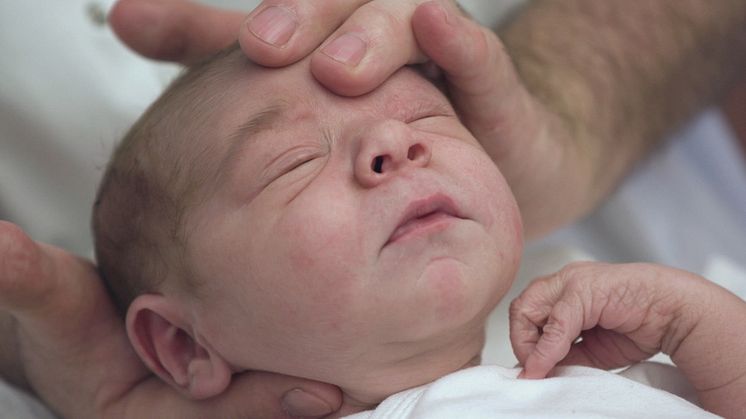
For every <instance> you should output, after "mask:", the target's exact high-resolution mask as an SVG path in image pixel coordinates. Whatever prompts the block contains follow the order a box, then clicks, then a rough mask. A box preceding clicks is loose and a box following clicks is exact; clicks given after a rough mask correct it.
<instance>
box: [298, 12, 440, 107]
mask: <svg viewBox="0 0 746 419" xmlns="http://www.w3.org/2000/svg"><path fill="white" fill-rule="evenodd" d="M441 2H442V3H444V4H450V3H451V2H450V1H448V0H441ZM421 3H423V0H409V1H401V0H375V1H372V2H369V3H367V4H365V5H364V6H362V7H360V8H359V9H358V10H356V11H355V13H354V14H353V15H352V16H351V17H350V18H349V19H347V21H345V23H344V24H343V25H342V26H341V27H339V29H337V30H336V31H335V32H334V33H333V34H332V35H331V36H329V39H328V40H327V42H325V43H324V44H323V45H322V46H321V47H320V48H319V49H318V50H317V51H316V52H314V54H313V56H312V58H311V72H312V73H313V75H314V77H316V79H317V80H318V81H319V82H321V84H323V85H324V86H326V87H327V88H328V89H330V90H332V91H334V92H335V93H338V94H341V95H346V96H356V95H361V94H364V93H367V92H370V91H371V90H373V89H375V88H376V87H378V86H379V85H380V84H381V83H382V82H383V81H384V80H386V79H387V78H388V77H389V76H390V75H391V74H393V73H394V72H395V71H397V70H398V69H399V68H401V67H403V66H404V65H406V64H414V63H421V62H424V61H426V57H425V55H424V54H422V52H421V51H420V49H419V47H418V45H417V40H416V39H415V37H414V34H413V33H412V25H411V19H412V16H413V14H414V11H415V10H416V7H417V5H419V4H421ZM452 7H455V6H452Z"/></svg>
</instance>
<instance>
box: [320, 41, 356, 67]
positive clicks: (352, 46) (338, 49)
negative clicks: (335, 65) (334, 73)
mask: <svg viewBox="0 0 746 419" xmlns="http://www.w3.org/2000/svg"><path fill="white" fill-rule="evenodd" d="M367 49H368V44H367V43H366V42H365V41H363V40H362V39H361V38H360V37H359V36H357V35H354V34H351V33H345V34H342V35H340V36H339V37H338V38H337V39H335V40H334V41H332V42H331V43H330V44H329V45H327V46H325V47H324V49H323V50H321V52H323V53H324V54H326V55H328V56H329V57H331V58H332V59H333V60H335V61H339V62H340V63H342V64H347V65H349V66H352V67H355V66H356V65H358V64H360V61H362V59H363V57H364V56H365V52H366V51H367Z"/></svg>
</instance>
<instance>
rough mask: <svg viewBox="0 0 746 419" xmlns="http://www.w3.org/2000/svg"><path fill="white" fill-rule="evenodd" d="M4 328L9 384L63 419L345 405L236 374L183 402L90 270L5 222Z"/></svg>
mask: <svg viewBox="0 0 746 419" xmlns="http://www.w3.org/2000/svg"><path fill="white" fill-rule="evenodd" d="M8 314H10V316H11V317H8ZM0 328H1V329H2V336H3V338H2V345H0V366H1V367H2V370H3V371H2V373H3V376H4V377H5V378H6V379H9V380H11V381H12V382H14V383H15V384H18V385H22V386H30V387H31V388H32V389H33V390H34V391H35V392H36V393H37V394H38V395H39V396H40V397H42V398H43V399H44V400H45V401H46V402H47V403H49V404H50V406H51V407H52V408H53V409H54V410H55V411H56V412H57V413H58V414H59V415H61V417H65V418H144V417H178V418H205V417H241V418H268V417H287V415H288V412H289V413H292V414H294V415H295V416H304V417H320V416H324V415H326V414H329V413H331V412H332V411H333V410H336V409H337V408H338V407H339V405H340V404H341V395H340V393H339V389H337V388H336V387H334V386H330V385H326V384H321V383H315V382H311V381H308V380H303V379H297V378H292V377H285V376H281V375H276V374H270V373H246V374H239V375H237V376H235V377H234V378H233V382H232V385H231V387H230V389H229V391H228V392H227V393H224V394H222V395H220V396H218V397H216V398H212V399H208V400H204V401H194V400H188V399H186V398H183V397H182V396H181V395H180V394H179V393H177V392H176V391H175V390H173V389H172V388H171V387H169V386H168V385H166V384H165V383H163V382H162V381H160V380H159V379H157V378H156V377H155V376H153V375H152V374H150V372H149V371H148V370H147V368H145V366H144V365H142V363H141V362H140V360H139V359H138V358H137V356H136V355H135V353H134V351H133V350H132V349H131V346H130V345H129V342H128V341H127V336H126V333H125V330H124V321H123V320H122V318H121V317H120V316H119V314H118V313H117V312H116V310H115V308H114V306H113V304H112V301H111V299H110V298H109V296H108V294H107V292H106V290H105V288H104V286H103V282H102V281H101V279H100V278H99V276H98V274H97V272H96V270H95V268H94V266H93V265H92V264H91V263H90V262H88V261H86V260H83V259H81V258H78V257H76V256H74V255H71V254H69V253H67V252H65V251H63V250H61V249H59V248H56V247H53V246H48V245H44V244H41V243H37V242H35V241H33V240H32V239H30V238H29V237H28V236H27V235H26V234H25V233H23V231H21V230H20V229H19V228H18V227H16V226H14V225H12V224H10V223H8V222H4V221H0ZM300 389H303V390H304V391H303V390H300Z"/></svg>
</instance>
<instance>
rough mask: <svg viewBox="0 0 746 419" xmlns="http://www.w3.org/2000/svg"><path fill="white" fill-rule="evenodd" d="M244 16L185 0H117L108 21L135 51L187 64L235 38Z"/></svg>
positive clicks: (206, 55)
mask: <svg viewBox="0 0 746 419" xmlns="http://www.w3.org/2000/svg"><path fill="white" fill-rule="evenodd" d="M245 16H246V14H245V13H242V12H237V11H228V10H221V9H217V8H214V7H210V6H206V5H201V4H198V3H195V2H191V1H185V0H119V1H118V2H117V3H116V4H115V5H114V7H113V8H112V10H111V12H110V14H109V23H110V24H111V27H112V28H113V29H114V32H115V33H116V34H117V36H118V37H119V38H120V39H121V40H122V42H124V43H125V44H126V45H127V46H129V47H130V48H132V49H133V50H134V51H136V52H137V53H139V54H141V55H144V56H145V57H148V58H153V59H156V60H163V61H175V62H180V63H182V64H190V63H194V62H196V61H199V60H201V59H204V58H206V57H208V56H210V55H211V54H213V53H215V52H217V51H219V50H221V49H223V48H225V47H227V46H228V45H230V44H231V43H232V42H235V41H236V38H237V34H238V31H239V28H240V27H241V23H242V22H243V20H244V18H245Z"/></svg>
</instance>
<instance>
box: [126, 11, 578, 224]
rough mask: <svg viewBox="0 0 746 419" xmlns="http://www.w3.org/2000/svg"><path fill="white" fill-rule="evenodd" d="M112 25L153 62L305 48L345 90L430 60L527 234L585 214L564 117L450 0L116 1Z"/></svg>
mask: <svg viewBox="0 0 746 419" xmlns="http://www.w3.org/2000/svg"><path fill="white" fill-rule="evenodd" d="M111 22H112V25H113V27H114V29H115V31H116V32H117V34H118V35H119V36H120V38H121V39H122V40H123V41H124V42H125V43H126V44H128V45H129V46H130V47H132V48H133V49H135V50H136V51H138V52H140V53H141V54H143V55H145V56H148V57H151V58H156V59H166V60H174V61H180V62H182V63H190V62H193V61H195V60H197V59H199V58H202V57H204V56H205V55H207V54H209V53H211V52H214V51H215V50H217V49H219V48H221V47H224V46H227V45H228V44H230V43H231V42H233V41H234V40H235V36H236V34H239V41H240V43H241V47H242V49H243V51H244V52H245V53H246V55H247V56H248V57H250V58H251V59H252V60H253V61H255V62H257V63H260V64H263V65H266V66H284V65H289V64H292V63H294V62H296V61H298V60H300V59H302V58H304V57H306V56H308V55H309V54H312V57H311V71H312V72H313V74H314V76H315V77H316V79H317V80H318V81H319V82H321V83H322V84H323V85H325V86H326V87H327V88H328V89H330V90H332V91H334V92H336V93H338V94H342V95H350V96H354V95H360V94H364V93H367V92H369V91H371V90H373V89H375V88H376V87H378V86H379V85H380V84H381V83H383V81H384V80H386V79H387V78H388V77H389V76H390V75H391V74H392V73H394V72H395V71H397V70H398V69H399V68H401V67H402V66H404V65H408V64H418V63H425V62H427V61H430V62H432V63H434V64H435V65H437V66H438V67H439V68H440V69H441V70H442V71H443V75H444V77H445V80H446V83H447V86H448V93H449V96H450V99H451V100H452V102H453V104H454V105H455V107H456V110H457V111H458V112H459V115H460V116H461V118H462V120H463V122H464V124H465V125H466V126H467V127H468V128H469V129H470V131H471V132H472V133H473V134H474V136H475V137H476V138H477V139H478V140H479V141H480V142H481V144H482V145H483V146H484V147H485V149H486V150H487V152H488V153H489V154H490V156H491V157H492V158H493V160H494V161H495V162H496V163H497V164H498V166H499V167H500V169H501V171H502V172H503V174H504V175H505V177H506V178H507V180H508V183H509V184H510V185H511V188H512V189H513V191H514V193H515V195H516V198H517V200H518V204H519V206H520V207H521V212H522V215H523V218H524V222H525V226H526V228H525V233H526V235H527V236H529V237H530V236H535V235H539V234H542V233H546V232H548V231H549V230H551V229H552V228H555V227H558V226H560V225H562V224H564V223H566V222H568V221H570V220H572V219H574V218H576V217H578V216H579V215H581V214H582V213H583V212H584V211H586V210H587V209H588V205H589V203H588V202H586V201H587V200H588V197H587V196H586V192H587V190H588V189H589V187H585V186H587V185H588V184H589V183H590V180H589V179H590V178H591V176H589V175H588V173H587V172H588V170H587V169H588V168H587V165H586V164H584V163H582V161H578V160H579V159H581V158H582V157H583V156H579V155H578V154H579V153H580V152H581V150H578V148H579V147H573V145H575V143H574V142H572V141H571V140H570V135H569V132H568V130H567V128H566V126H565V123H564V122H563V121H561V120H560V118H559V117H557V115H555V114H553V113H552V112H549V111H547V110H546V109H545V107H544V106H543V105H541V104H540V103H539V101H537V100H535V99H534V98H533V96H531V95H530V94H529V93H528V92H527V91H526V89H525V88H524V86H523V85H522V84H521V83H520V81H519V78H518V77H517V75H516V72H515V69H514V68H513V65H512V63H511V61H510V59H509V57H508V56H507V54H506V52H505V50H504V48H503V46H502V43H501V42H500V40H499V39H498V37H497V36H496V35H495V34H494V32H493V31H492V30H490V29H488V28H484V27H482V26H480V25H478V24H477V23H476V22H474V21H472V20H471V19H469V18H467V17H464V16H463V15H462V13H461V12H460V10H459V9H458V7H457V5H456V3H455V2H454V1H452V0H435V1H425V0H372V1H370V0H368V1H364V0H326V1H305V0H265V1H263V2H262V3H261V4H260V5H259V6H258V7H257V8H256V9H254V10H253V11H252V12H251V13H250V14H249V15H248V17H246V18H244V17H243V16H241V14H240V13H237V12H225V11H219V10H217V9H213V8H209V7H206V6H202V5H197V4H194V3H191V2H188V1H179V0H164V1H161V2H155V1H152V0H120V1H119V3H118V4H117V6H116V7H115V8H114V10H113V11H112V15H111ZM567 185H573V186H574V187H573V189H572V191H574V192H575V193H574V194H568V193H566V192H567ZM570 195H573V196H570ZM575 195H577V196H575Z"/></svg>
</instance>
